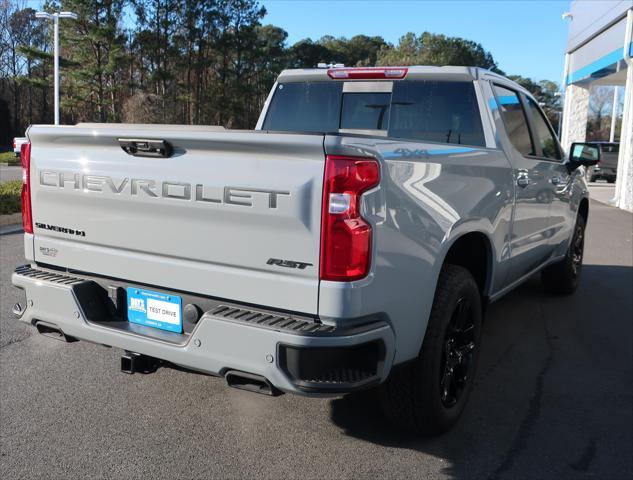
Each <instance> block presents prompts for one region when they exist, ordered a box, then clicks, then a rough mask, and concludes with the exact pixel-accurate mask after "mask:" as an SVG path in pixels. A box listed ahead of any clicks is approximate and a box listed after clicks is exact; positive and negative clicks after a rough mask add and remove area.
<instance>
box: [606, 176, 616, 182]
mask: <svg viewBox="0 0 633 480" xmlns="http://www.w3.org/2000/svg"><path fill="white" fill-rule="evenodd" d="M607 182H609V183H615V177H609V178H607Z"/></svg>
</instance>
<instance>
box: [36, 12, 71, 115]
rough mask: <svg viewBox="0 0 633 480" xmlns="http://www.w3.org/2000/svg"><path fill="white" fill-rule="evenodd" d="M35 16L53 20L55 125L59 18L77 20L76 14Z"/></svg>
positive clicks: (57, 110)
mask: <svg viewBox="0 0 633 480" xmlns="http://www.w3.org/2000/svg"><path fill="white" fill-rule="evenodd" d="M35 17H36V18H43V19H46V20H52V21H53V65H54V67H53V70H54V72H53V76H54V85H55V86H54V88H53V91H54V93H53V99H54V102H55V107H54V108H55V125H59V19H60V18H72V19H73V20H77V14H76V13H73V12H55V13H48V12H36V13H35Z"/></svg>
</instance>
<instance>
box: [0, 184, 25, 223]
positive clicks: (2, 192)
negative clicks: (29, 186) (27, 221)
mask: <svg viewBox="0 0 633 480" xmlns="http://www.w3.org/2000/svg"><path fill="white" fill-rule="evenodd" d="M21 193H22V181H21V180H11V181H10V182H4V183H0V214H1V215H6V214H8V213H17V212H20V211H22V199H21V198H20V194H21Z"/></svg>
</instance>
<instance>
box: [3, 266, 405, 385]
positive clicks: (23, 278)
mask: <svg viewBox="0 0 633 480" xmlns="http://www.w3.org/2000/svg"><path fill="white" fill-rule="evenodd" d="M12 282H13V284H14V285H15V286H16V287H18V288H21V289H23V290H24V291H25V294H26V299H27V303H26V308H25V309H24V311H23V312H22V314H21V317H20V320H21V321H23V322H25V323H29V324H31V325H36V324H37V323H38V322H40V321H42V322H46V323H47V324H49V325H51V324H52V325H54V326H55V327H57V328H58V329H59V330H61V331H62V332H63V333H64V335H66V336H70V337H74V338H77V339H80V340H87V341H90V342H94V343H98V344H104V345H108V346H112V347H118V348H121V349H124V350H129V351H132V352H138V353H141V354H143V355H148V356H151V357H155V358H159V359H161V360H164V361H167V362H170V363H173V364H175V365H179V366H181V367H185V368H188V369H192V370H196V371H200V372H205V373H209V374H213V375H219V376H224V375H225V374H226V373H227V372H228V371H241V372H246V373H249V374H254V375H259V376H262V377H265V378H266V379H267V380H268V381H269V382H270V383H271V384H272V385H274V386H275V387H276V388H278V389H280V390H282V391H284V392H291V393H299V394H305V395H319V396H322V395H332V394H339V393H345V392H350V391H355V390H359V389H363V388H367V387H369V386H371V385H375V384H378V383H380V382H382V381H383V380H384V379H386V377H387V375H388V373H389V371H390V369H391V364H392V360H393V357H394V336H393V331H392V329H391V327H390V326H389V325H388V324H387V323H386V322H384V321H374V322H371V323H367V324H364V325H361V326H356V327H354V328H350V329H335V328H334V327H328V326H323V325H321V324H320V323H317V322H311V321H307V320H305V319H302V318H294V317H293V316H292V315H288V314H279V315H271V314H270V312H269V311H266V312H265V314H266V315H265V316H266V317H267V318H268V320H264V321H263V322H262V323H258V322H256V321H252V322H249V320H248V319H249V318H262V316H261V315H260V316H259V317H257V315H256V314H257V313H258V310H257V309H254V308H251V307H248V309H247V308H246V307H244V308H243V309H239V308H235V309H234V310H235V311H237V312H238V314H237V315H227V310H226V308H224V309H223V308H222V306H219V307H218V308H211V309H209V310H207V311H205V312H204V313H203V314H202V316H201V318H200V320H199V321H198V322H197V323H196V324H195V326H194V327H193V328H192V330H191V331H190V332H188V333H187V334H171V333H170V332H162V331H157V330H155V329H150V330H147V329H148V328H149V327H140V328H136V327H134V326H133V325H131V324H130V325H128V324H127V322H122V321H121V319H110V318H109V317H108V312H107V308H101V307H99V306H97V307H95V298H97V297H99V296H100V295H96V293H99V292H98V289H101V287H100V286H99V285H98V284H97V283H96V282H95V281H93V280H92V279H91V278H90V277H86V276H84V275H81V276H79V275H74V274H68V273H65V272H59V271H52V270H46V269H42V268H37V267H30V266H24V267H19V268H18V269H16V271H15V272H14V273H13V276H12ZM105 298H107V294H106V297H105ZM97 304H98V302H97ZM104 310H106V311H104ZM244 312H246V313H244ZM236 317H238V318H236ZM117 320H118V321H117ZM130 326H132V327H133V328H130ZM148 333H149V335H148ZM150 335H151V336H150Z"/></svg>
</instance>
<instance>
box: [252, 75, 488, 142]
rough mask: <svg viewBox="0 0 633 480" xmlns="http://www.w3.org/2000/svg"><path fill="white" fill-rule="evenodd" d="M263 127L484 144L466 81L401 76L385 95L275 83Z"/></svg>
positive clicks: (309, 84)
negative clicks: (403, 78) (368, 133)
mask: <svg viewBox="0 0 633 480" xmlns="http://www.w3.org/2000/svg"><path fill="white" fill-rule="evenodd" d="M263 129H264V130H273V131H285V132H310V133H336V132H338V131H339V130H364V131H365V130H370V131H372V130H373V131H376V132H380V134H383V135H384V134H385V133H386V135H387V136H388V137H392V138H402V139H407V140H417V141H429V142H438V143H450V144H458V145H473V146H485V144H486V142H485V138H484V133H483V128H482V125H481V116H480V113H479V107H478V104H477V97H476V94H475V88H474V86H473V83H472V82H449V81H435V80H419V81H418V80H411V81H409V80H402V81H394V82H393V90H392V92H391V93H384V92H380V93H373V92H359V93H357V92H343V82H332V81H325V82H304V83H284V84H279V85H278V86H277V89H276V91H275V93H274V95H273V97H272V100H271V102H270V106H269V108H268V112H267V115H266V119H265V120H264V124H263Z"/></svg>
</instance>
